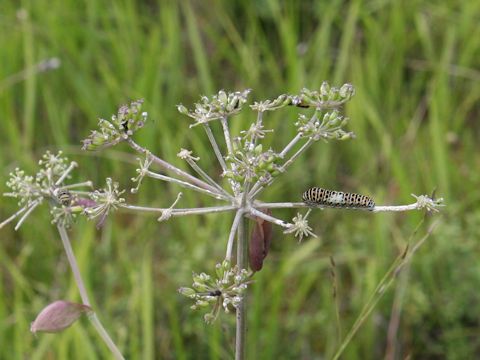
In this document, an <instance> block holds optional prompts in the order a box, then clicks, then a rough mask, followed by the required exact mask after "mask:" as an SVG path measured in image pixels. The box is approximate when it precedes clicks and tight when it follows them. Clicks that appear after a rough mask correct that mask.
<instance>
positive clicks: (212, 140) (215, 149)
mask: <svg viewBox="0 0 480 360" xmlns="http://www.w3.org/2000/svg"><path fill="white" fill-rule="evenodd" d="M203 128H204V129H205V132H206V133H207V137H208V140H209V141H210V144H211V145H212V148H213V152H214V153H215V156H216V157H217V160H218V162H219V163H220V166H221V167H222V170H223V171H224V172H225V171H227V164H226V163H225V159H224V158H223V156H222V152H221V151H220V148H219V147H218V144H217V140H215V136H213V132H212V129H211V128H210V125H208V124H203Z"/></svg>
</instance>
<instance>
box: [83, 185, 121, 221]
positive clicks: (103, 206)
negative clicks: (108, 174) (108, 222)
mask: <svg viewBox="0 0 480 360" xmlns="http://www.w3.org/2000/svg"><path fill="white" fill-rule="evenodd" d="M106 182H107V186H106V187H105V188H104V189H102V190H95V191H94V192H92V193H90V198H91V199H92V200H93V201H95V206H93V207H89V208H86V209H85V213H86V214H87V216H88V218H89V219H94V218H99V220H98V222H97V228H100V227H102V226H103V224H104V222H105V219H106V217H107V215H108V214H109V213H110V211H113V210H116V209H117V207H118V206H119V205H121V204H123V203H124V202H125V199H124V198H122V197H120V195H122V194H123V193H124V192H125V190H122V191H120V190H118V186H119V185H118V183H117V182H114V181H113V180H112V179H111V178H107V180H106Z"/></svg>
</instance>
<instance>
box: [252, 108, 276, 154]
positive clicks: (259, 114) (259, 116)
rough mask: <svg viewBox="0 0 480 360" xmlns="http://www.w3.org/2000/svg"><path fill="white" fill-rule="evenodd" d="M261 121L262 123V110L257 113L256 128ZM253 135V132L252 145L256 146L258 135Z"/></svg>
mask: <svg viewBox="0 0 480 360" xmlns="http://www.w3.org/2000/svg"><path fill="white" fill-rule="evenodd" d="M262 123H263V111H259V112H258V114H257V122H256V126H257V128H260V127H261V126H262ZM272 131H273V130H272ZM255 135H256V134H255V133H254V134H253V135H252V138H251V142H252V143H253V145H254V146H257V141H258V137H257V136H255Z"/></svg>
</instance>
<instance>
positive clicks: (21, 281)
mask: <svg viewBox="0 0 480 360" xmlns="http://www.w3.org/2000/svg"><path fill="white" fill-rule="evenodd" d="M21 9H23V10H24V11H20V10H21ZM19 11H20V12H19ZM479 23H480V2H478V1H453V0H449V1H448V0H447V1H422V0H408V1H398V0H392V1H383V0H376V1H360V0H358V1H350V2H342V1H338V0H332V1H283V2H277V1H273V0H272V1H269V0H263V1H254V2H253V1H252V2H242V1H215V0H211V1H181V2H174V1H160V0H159V1H153V0H152V1H133V0H121V1H102V0H85V1H83V2H79V1H74V0H61V1H60V0H50V1H45V0H36V1H34V0H31V1H8V0H4V1H2V2H1V4H0V64H1V66H0V124H1V126H0V169H1V172H0V179H1V180H2V181H1V182H0V193H3V192H5V191H7V189H6V187H5V181H6V179H7V177H8V173H9V171H11V170H12V169H14V168H15V167H16V166H19V167H22V168H24V169H26V170H28V171H32V172H33V171H34V169H35V164H36V161H37V160H38V158H39V156H40V155H41V154H42V153H43V152H44V151H45V150H47V149H50V150H57V149H61V150H63V151H64V152H65V154H66V155H68V156H69V158H70V159H73V160H75V161H77V162H79V164H80V168H79V169H78V171H77V172H76V175H75V176H76V179H78V180H81V179H91V180H93V181H94V182H95V184H96V185H97V186H101V185H103V184H104V179H105V177H107V176H111V177H113V178H115V179H116V180H118V181H119V182H120V183H121V185H122V186H123V187H130V186H131V183H130V180H129V179H130V178H131V177H132V176H135V170H134V169H135V165H134V162H132V161H134V159H135V154H132V151H130V149H129V148H128V147H126V146H125V145H121V146H118V147H116V148H115V149H114V150H109V151H104V152H101V153H93V154H92V153H84V152H81V151H80V149H79V142H80V140H81V139H82V138H85V137H86V136H87V135H88V132H89V129H93V128H94V127H95V125H96V119H97V117H99V116H102V117H106V118H108V117H109V116H110V114H112V113H114V112H115V110H116V108H117V105H119V104H123V103H125V102H127V101H129V100H131V99H137V98H144V99H145V109H146V110H147V111H148V112H149V114H150V118H151V119H153V121H152V122H151V123H150V124H148V126H147V127H146V128H145V129H143V130H142V131H140V132H139V133H138V134H137V135H136V140H137V141H138V142H139V143H141V144H142V145H144V146H146V147H147V148H149V149H150V150H151V151H152V152H155V153H157V154H160V155H161V156H162V157H163V158H165V159H169V160H171V161H172V162H174V163H175V164H178V166H182V167H183V166H184V164H182V163H181V161H180V160H178V159H177V158H176V155H175V154H176V153H177V152H178V150H179V149H180V148H181V147H186V148H192V149H194V150H195V153H196V154H198V155H200V156H201V165H202V167H204V168H205V169H208V170H209V172H210V173H211V174H218V173H219V168H218V165H217V163H216V161H215V159H214V157H213V156H212V154H211V151H210V150H209V146H208V142H207V140H206V138H205V136H204V134H203V132H202V131H201V129H199V128H194V129H191V130H189V129H188V125H189V121H188V119H187V118H185V117H182V116H181V115H179V114H177V112H176V108H175V105H176V104H178V103H184V104H186V105H191V104H192V102H193V101H195V100H197V99H198V96H199V95H210V94H212V93H214V92H216V91H217V90H219V89H227V90H241V89H245V88H252V89H253V93H252V98H253V99H255V100H261V99H264V98H273V97H275V96H277V95H279V94H281V93H285V92H290V93H295V92H298V91H299V90H300V89H301V88H302V87H304V86H305V87H309V88H318V87H319V86H320V84H321V82H322V81H323V80H327V81H329V82H331V83H332V84H337V85H341V84H342V83H344V82H350V83H352V84H354V85H355V87H356V89H357V95H356V96H355V97H354V99H353V100H352V101H351V102H350V103H349V104H348V105H347V106H346V108H345V112H346V113H347V114H348V116H350V118H351V122H350V125H349V129H351V130H352V131H354V132H355V133H356V134H357V139H356V140H354V141H349V142H340V143H337V142H331V143H328V144H325V143H318V144H316V145H315V146H314V147H312V148H311V150H309V151H308V152H307V153H306V154H305V156H303V157H302V158H301V159H300V160H299V161H298V162H297V163H295V165H294V166H293V167H292V168H291V169H290V170H289V172H288V173H287V174H285V175H284V176H282V177H281V178H279V179H278V181H277V182H276V183H275V185H274V186H272V188H271V189H270V190H269V191H267V192H265V193H264V194H263V196H262V199H263V200H268V201H298V199H299V198H300V196H301V193H302V192H303V191H304V190H305V189H306V188H307V187H309V186H313V185H317V186H324V187H329V188H334V189H342V190H344V191H356V192H360V193H366V194H370V195H372V196H373V197H374V199H375V200H376V202H377V203H379V204H406V203H410V202H412V200H413V198H412V197H411V196H410V194H411V193H415V194H423V193H431V191H432V190H433V189H434V188H437V194H438V195H439V196H442V197H444V199H445V202H446V204H447V205H448V207H446V208H445V210H444V211H443V212H442V215H440V216H441V222H440V225H439V226H438V227H437V228H436V230H435V232H434V234H433V235H432V236H431V237H430V238H429V239H428V241H427V242H426V243H425V244H424V246H423V247H422V248H421V249H420V250H419V252H418V253H417V254H416V255H415V257H414V258H413V262H412V263H411V265H410V266H409V267H408V269H406V270H405V271H404V272H402V273H401V274H400V275H399V276H398V278H397V281H396V282H395V283H394V284H395V286H394V287H392V288H390V289H389V290H388V292H387V293H386V294H385V296H384V297H383V298H382V299H381V301H380V302H379V303H378V305H377V307H376V308H375V310H374V311H373V313H372V314H371V316H369V317H368V319H367V320H366V322H365V323H364V325H363V327H362V328H361V330H360V331H359V333H358V334H357V335H356V336H355V337H354V339H353V340H352V342H351V343H350V344H349V346H348V348H347V350H346V352H345V353H344V354H343V358H345V359H378V358H383V357H384V356H385V354H386V352H387V348H390V349H392V348H391V346H392V344H393V345H394V350H395V353H394V355H395V356H394V357H393V358H398V359H404V358H406V357H407V356H411V358H414V359H444V358H445V359H473V358H478V357H480V337H479V336H478V334H479V330H480V326H479V325H480V324H479V322H480V321H479V319H480V295H479V294H480V293H479V291H478V289H479V288H480V262H479V255H480V242H479V239H480V238H479V235H480V209H479V207H478V202H479V200H480V187H479V185H480V172H479V170H478V169H479V165H480V153H479V145H478V139H479V135H480V129H479V123H478V118H479V114H480V108H479V105H478V104H479V98H480V27H479V26H478V24H479ZM50 57H58V58H59V59H61V62H62V64H61V67H60V68H59V69H57V70H55V71H50V72H43V73H39V74H30V75H29V76H26V77H25V79H24V80H22V81H17V82H15V81H12V80H11V79H12V78H11V76H12V75H13V74H17V73H19V72H21V71H23V70H24V69H28V68H30V67H32V66H34V65H35V64H36V63H38V62H40V61H42V60H44V59H47V58H50ZM9 79H10V80H9ZM297 112H298V111H297V110H296V109H287V110H283V111H280V112H278V113H274V114H269V115H268V116H267V118H266V124H267V126H271V127H275V128H276V129H277V130H276V132H275V137H274V138H273V137H272V136H270V137H269V139H267V142H269V141H270V142H271V143H272V146H273V147H274V148H275V149H281V147H282V146H283V145H284V144H285V143H286V142H287V141H288V140H289V139H290V138H291V137H292V136H293V134H294V131H295V130H294V126H293V122H294V120H295V118H296V114H297ZM252 120H253V113H252V112H250V111H248V110H247V111H245V112H244V113H243V114H242V115H240V116H238V117H236V118H235V119H234V120H232V124H233V125H232V127H233V129H234V130H235V131H239V130H241V129H242V128H244V127H246V126H247V121H252ZM185 168H186V167H185ZM177 191H179V189H178V188H176V187H174V186H166V185H165V184H163V183H159V182H155V181H153V180H146V181H145V183H144V185H143V187H142V191H141V192H140V194H138V196H135V197H133V196H129V198H128V201H129V202H131V203H136V204H149V205H152V206H167V205H169V204H170V203H171V202H172V201H173V199H174V198H175V196H176V193H177ZM208 201H209V200H205V199H204V198H203V197H199V196H197V195H196V194H191V193H188V192H186V193H185V196H184V198H183V199H182V206H199V205H202V204H207V203H209V202H208ZM15 209H16V204H15V201H12V199H9V198H1V199H0V218H1V219H4V218H6V217H8V216H9V215H10V214H11V213H13V212H14V211H15ZM275 215H276V216H279V217H282V218H285V219H288V218H291V217H292V216H293V215H294V212H292V211H286V210H285V211H276V212H275ZM421 217H422V214H420V213H417V212H415V213H414V212H411V213H400V214H392V213H380V214H369V213H364V212H346V211H341V210H328V211H317V212H315V213H314V214H313V215H312V216H311V223H312V224H313V226H314V230H315V232H316V233H317V234H318V235H319V238H318V239H315V238H310V239H307V240H305V241H303V242H302V243H301V244H298V243H297V241H296V240H295V239H294V238H293V237H291V236H286V235H283V234H282V232H281V231H280V229H278V228H276V229H275V235H274V240H273V248H272V250H271V253H270V254H269V256H268V258H267V260H266V263H265V267H264V269H263V270H262V271H261V272H260V273H258V274H257V275H256V282H255V284H254V285H253V286H252V287H251V289H252V290H251V296H250V297H249V300H248V301H249V307H250V312H249V318H248V326H249V333H248V339H249V341H248V358H249V359H328V358H330V357H331V356H332V355H333V354H334V352H335V350H336V348H337V347H338V345H339V342H338V337H337V325H336V319H335V305H334V304H335V302H334V299H333V298H332V281H331V278H330V275H329V271H330V270H329V258H328V256H329V255H333V256H334V258H335V259H336V263H337V266H336V275H337V282H338V300H339V303H340V323H341V330H342V334H343V335H345V333H346V332H347V331H348V329H349V328H350V327H351V325H352V324H353V322H354V320H355V319H356V318H357V316H358V314H359V312H360V310H361V308H362V306H363V305H364V304H365V303H366V301H367V299H368V298H369V296H370V295H371V293H372V291H373V290H374V288H375V286H376V284H377V283H378V282H379V280H380V279H381V278H382V276H383V275H384V274H385V272H386V271H387V269H388V267H389V265H390V264H391V263H392V262H393V260H394V258H395V257H396V256H397V255H398V254H399V253H401V252H402V251H403V249H404V248H405V246H406V243H407V240H408V238H409V237H410V236H411V235H412V232H413V230H414V228H415V227H416V225H417V224H418V222H419V221H420V219H421ZM438 217H439V216H438V215H435V218H438ZM231 220H232V216H231V215H230V214H228V215H226V214H223V215H211V216H203V217H200V216H198V217H189V218H175V219H172V220H170V221H169V222H167V223H157V222H156V221H155V218H154V217H152V216H145V215H139V214H127V213H121V212H120V213H117V214H116V216H115V217H114V218H113V219H110V220H109V222H108V224H107V226H106V227H105V228H104V229H103V230H102V231H96V230H95V229H94V224H93V223H91V222H87V221H80V222H79V223H78V225H77V226H75V228H74V229H73V231H72V232H71V236H72V239H73V243H74V248H75V251H76V254H77V256H78V260H79V263H80V266H81V270H82V272H83V275H84V277H85V281H86V283H87V288H88V291H89V293H90V295H91V297H92V298H93V301H94V307H95V309H96V310H97V311H98V313H99V316H100V318H101V319H102V321H103V322H104V324H105V326H106V327H107V329H108V330H109V332H110V334H111V336H112V337H113V339H114V340H115V341H116V342H117V344H118V345H119V346H120V347H121V349H122V351H123V352H124V354H125V356H127V357H128V358H129V359H226V358H229V357H231V355H232V342H233V338H234V328H233V327H232V325H233V323H234V322H233V320H234V319H233V318H234V317H233V316H228V315H225V314H224V315H222V316H221V318H220V319H219V321H217V323H215V325H213V326H207V325H205V324H204V323H203V320H202V315H201V314H200V313H193V312H191V311H190V310H189V305H190V303H189V302H188V301H187V299H185V298H183V297H180V296H179V295H178V294H177V292H176V289H177V288H178V287H180V286H185V285H188V284H190V282H191V271H192V270H193V271H197V272H200V271H210V269H212V268H213V266H214V264H215V263H216V262H218V261H220V260H221V259H222V257H223V256H224V249H225V243H226V236H227V234H228V230H229V223H230V222H231ZM428 221H431V220H428ZM425 231H426V228H425V227H422V229H421V230H420V231H419V233H418V234H417V235H416V237H417V238H418V237H419V236H421V235H423V234H425ZM0 269H1V272H0V276H1V281H0V359H108V358H110V354H109V352H108V350H107V349H106V347H105V346H104V345H103V343H101V342H100V340H99V339H98V337H97V336H96V334H95V332H94V330H93V329H92V328H91V326H90V325H89V323H88V321H87V320H86V319H84V320H81V321H80V322H79V323H77V324H75V325H74V326H72V328H70V329H68V330H67V331H65V332H63V333H61V334H56V335H44V334H40V335H39V336H38V337H34V336H33V335H32V334H30V332H29V324H30V322H31V321H32V320H33V319H34V318H35V315H36V314H37V313H38V311H39V310H40V309H41V308H42V307H43V306H45V305H46V304H47V303H49V302H51V301H53V300H56V299H69V300H72V301H76V300H78V299H79V297H78V293H77V291H76V288H75V286H74V283H73V278H72V276H71V273H70V271H69V269H68V264H67V262H66V259H65V255H64V253H63V252H62V247H61V243H60V239H59V237H58V235H57V233H56V231H55V228H54V226H52V225H51V224H50V219H49V217H48V210H47V209H46V208H41V209H37V210H36V211H35V212H34V214H33V215H32V216H31V217H30V218H29V219H28V221H27V222H26V223H25V224H24V225H23V226H22V227H21V229H20V230H19V231H18V232H15V231H14V230H13V226H8V227H6V228H4V229H2V230H1V231H0ZM392 314H396V316H399V324H398V326H396V327H394V329H395V331H394V336H393V337H391V339H394V340H393V342H392V341H389V340H388V336H387V332H388V328H389V324H390V322H391V319H392V318H393V316H392Z"/></svg>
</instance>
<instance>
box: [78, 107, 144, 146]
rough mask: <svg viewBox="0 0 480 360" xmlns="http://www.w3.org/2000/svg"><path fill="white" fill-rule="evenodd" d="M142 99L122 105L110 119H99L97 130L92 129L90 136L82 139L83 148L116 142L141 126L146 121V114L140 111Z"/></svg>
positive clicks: (130, 134) (110, 144) (109, 144)
mask: <svg viewBox="0 0 480 360" xmlns="http://www.w3.org/2000/svg"><path fill="white" fill-rule="evenodd" d="M142 104H143V100H137V101H133V102H132V103H130V105H129V106H127V105H123V106H121V107H120V108H119V109H118V113H117V115H112V117H111V119H110V120H105V119H99V120H98V126H99V130H93V131H92V132H91V134H90V136H89V137H88V138H87V139H85V140H83V141H82V142H83V147H82V149H83V150H97V149H99V148H105V147H109V146H113V145H116V144H118V143H119V142H121V141H124V140H126V139H128V138H129V137H130V136H132V135H133V133H134V132H135V131H137V130H138V129H140V128H142V127H143V126H144V125H145V122H146V121H147V116H148V114H147V113H146V112H142V111H141V110H142Z"/></svg>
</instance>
